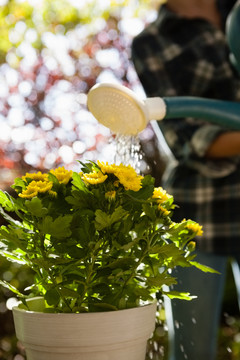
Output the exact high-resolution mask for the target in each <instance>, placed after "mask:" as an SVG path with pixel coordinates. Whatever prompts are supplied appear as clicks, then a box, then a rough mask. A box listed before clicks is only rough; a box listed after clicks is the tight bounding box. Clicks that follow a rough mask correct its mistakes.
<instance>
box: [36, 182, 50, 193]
mask: <svg viewBox="0 0 240 360" xmlns="http://www.w3.org/2000/svg"><path fill="white" fill-rule="evenodd" d="M36 184H37V187H38V192H40V193H44V192H47V191H49V190H51V189H52V186H53V183H52V181H37V182H36Z"/></svg>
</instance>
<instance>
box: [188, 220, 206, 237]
mask: <svg viewBox="0 0 240 360" xmlns="http://www.w3.org/2000/svg"><path fill="white" fill-rule="evenodd" d="M186 228H187V229H188V230H191V231H193V232H194V233H196V236H202V234H203V230H202V226H201V225H199V224H198V223H188V224H187V225H186Z"/></svg>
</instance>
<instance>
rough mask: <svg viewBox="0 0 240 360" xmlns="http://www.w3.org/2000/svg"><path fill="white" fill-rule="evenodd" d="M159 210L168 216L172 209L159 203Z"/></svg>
mask: <svg viewBox="0 0 240 360" xmlns="http://www.w3.org/2000/svg"><path fill="white" fill-rule="evenodd" d="M158 210H159V211H161V212H162V213H163V215H165V216H168V215H169V214H170V211H169V210H167V209H165V208H164V207H163V206H161V205H158Z"/></svg>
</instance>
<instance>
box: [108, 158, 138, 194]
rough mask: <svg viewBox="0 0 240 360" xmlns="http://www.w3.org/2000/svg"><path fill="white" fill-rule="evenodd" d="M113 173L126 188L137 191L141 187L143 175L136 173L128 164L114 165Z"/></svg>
mask: <svg viewBox="0 0 240 360" xmlns="http://www.w3.org/2000/svg"><path fill="white" fill-rule="evenodd" d="M114 175H115V176H116V177H117V178H118V180H119V182H120V183H121V184H122V185H123V186H124V188H125V189H126V190H133V191H139V190H140V189H141V187H142V184H141V181H142V179H143V176H141V175H138V174H137V173H136V171H135V170H134V169H133V168H132V167H131V166H130V165H128V166H126V165H123V164H120V165H118V166H116V170H115V172H114Z"/></svg>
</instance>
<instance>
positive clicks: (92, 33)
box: [0, 0, 240, 360]
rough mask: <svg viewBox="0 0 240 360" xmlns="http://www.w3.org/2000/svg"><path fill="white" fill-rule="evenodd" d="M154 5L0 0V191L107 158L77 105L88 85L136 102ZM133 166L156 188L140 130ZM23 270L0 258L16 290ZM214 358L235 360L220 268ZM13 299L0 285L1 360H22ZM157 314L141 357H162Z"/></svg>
mask: <svg viewBox="0 0 240 360" xmlns="http://www.w3.org/2000/svg"><path fill="white" fill-rule="evenodd" d="M161 2H162V1H160V0H101V1H99V0H27V1H24V0H0V33H1V35H0V188H1V189H3V190H8V191H11V190H10V185H11V184H12V182H13V179H14V178H15V177H16V176H21V175H23V174H24V173H25V172H26V171H31V170H34V171H38V170H41V171H44V170H47V169H50V168H53V167H57V166H62V165H64V166H65V167H66V168H71V169H77V168H78V163H77V161H76V160H81V161H84V160H97V159H99V160H104V161H113V160H114V159H113V158H112V154H113V147H114V138H113V136H112V134H111V133H110V131H109V130H108V129H107V128H105V127H104V126H102V125H100V124H99V123H98V122H97V121H96V120H95V119H94V117H93V116H92V115H91V113H89V112H88V110H87V108H86V94H87V93H88V91H89V89H90V88H91V87H92V86H93V85H94V84H95V83H96V82H103V81H109V82H116V83H120V84H123V85H125V86H128V87H130V88H131V89H132V90H134V91H135V92H136V93H137V94H139V96H140V97H144V96H145V95H144V92H143V89H142V87H141V85H140V83H139V80H138V78H137V75H136V73H135V70H134V68H133V65H132V63H131V60H130V56H131V52H130V46H131V41H132V38H133V37H134V36H136V35H137V34H138V33H139V32H140V31H141V30H142V29H143V28H144V27H145V25H146V24H148V23H149V22H151V21H153V20H154V19H155V18H156V15H157V9H158V8H159V6H160V3H161ZM140 144H141V152H142V155H143V159H142V164H141V170H142V172H143V173H151V174H152V175H153V176H154V177H155V178H156V185H159V184H160V183H161V175H162V172H163V170H164V168H165V162H166V154H165V150H164V145H163V144H162V143H161V144H160V143H159V138H158V137H157V136H156V135H155V133H154V131H153V129H152V127H151V126H150V125H149V126H148V127H147V128H146V129H145V130H144V131H143V132H142V133H141V134H140ZM0 223H1V224H2V223H3V220H2V219H0ZM32 276H33V275H32V274H31V272H30V271H29V270H27V269H25V268H24V267H22V266H20V265H16V264H13V263H8V262H6V261H5V260H3V259H0V278H1V279H4V280H6V281H9V282H11V283H12V284H13V285H14V286H17V287H19V288H20V289H21V290H23V289H24V288H26V287H27V286H28V285H29V284H30V283H31V278H32ZM225 294H226V295H225V302H224V307H223V310H222V324H221V328H220V329H219V358H218V359H219V360H222V359H224V360H233V359H234V360H235V359H239V358H240V320H239V311H238V307H237V301H234V300H232V299H236V296H235V288H234V285H233V281H232V278H231V272H230V271H229V281H228V287H227V289H226V291H225ZM14 301H15V299H14V298H13V296H12V294H11V293H9V292H8V291H7V290H5V289H2V288H0V359H1V360H23V359H25V356H24V349H22V347H21V345H20V344H19V343H18V342H17V340H16V338H15V336H14V326H13V321H12V314H11V307H12V304H13V303H14ZM167 346H168V344H167V338H166V328H165V325H164V309H162V310H161V311H160V315H159V323H158V324H157V327H156V332H155V334H154V338H153V340H152V341H150V342H149V349H148V355H147V358H148V359H158V360H161V359H166V354H167Z"/></svg>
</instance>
